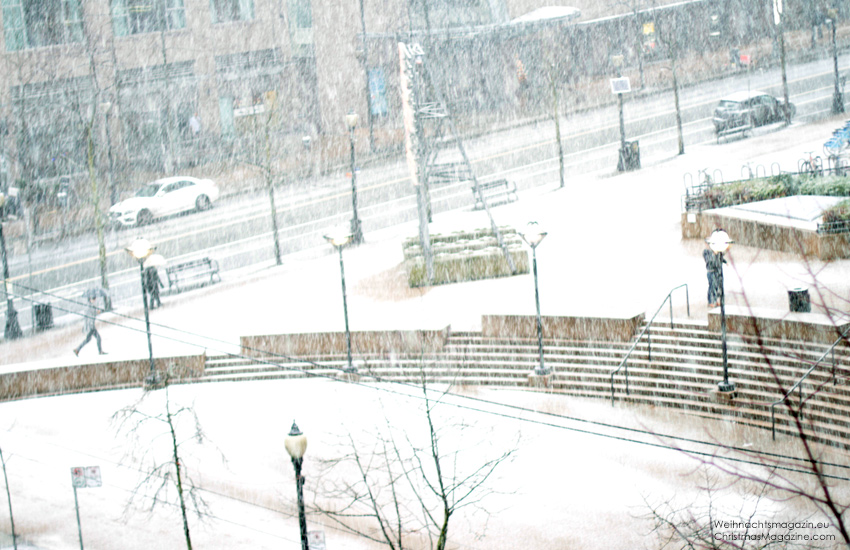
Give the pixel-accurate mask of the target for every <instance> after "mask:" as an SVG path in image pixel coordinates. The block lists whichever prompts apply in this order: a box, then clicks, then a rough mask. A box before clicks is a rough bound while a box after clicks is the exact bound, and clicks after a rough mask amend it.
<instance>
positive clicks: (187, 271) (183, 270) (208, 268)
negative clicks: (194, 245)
mask: <svg viewBox="0 0 850 550" xmlns="http://www.w3.org/2000/svg"><path fill="white" fill-rule="evenodd" d="M165 274H166V275H167V276H168V289H169V290H171V289H172V288H174V290H175V291H176V292H180V291H181V288H180V285H181V284H184V285H185V283H186V282H188V281H192V282H197V281H198V279H201V278H205V277H209V284H212V283H215V282H216V279H218V281H219V282H220V281H221V276H220V275H219V273H218V262H217V261H215V260H213V259H210V258H201V259H199V260H191V261H188V262H183V263H179V264H174V265H170V266H168V267H166V268H165ZM200 284H201V285H205V284H207V282H206V281H202V282H200ZM184 288H185V286H184Z"/></svg>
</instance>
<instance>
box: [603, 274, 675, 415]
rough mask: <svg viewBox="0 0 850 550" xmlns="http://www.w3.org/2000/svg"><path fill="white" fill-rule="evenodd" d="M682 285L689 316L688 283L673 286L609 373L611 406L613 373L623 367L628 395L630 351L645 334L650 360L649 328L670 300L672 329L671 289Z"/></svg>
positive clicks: (650, 339) (650, 342) (671, 323)
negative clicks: (624, 354)
mask: <svg viewBox="0 0 850 550" xmlns="http://www.w3.org/2000/svg"><path fill="white" fill-rule="evenodd" d="M682 287H685V302H686V303H687V305H688V317H690V316H691V298H690V293H689V292H688V284H687V283H684V284H681V285H679V286H675V287H673V288H671V289H670V292H668V293H667V296H666V297H665V298H664V301H662V302H661V305H660V306H658V309H657V310H656V311H655V314H654V315H653V316H652V318H651V319H650V320H649V322H648V323H647V324H646V326H645V327H644V328H643V330H642V331H641V333H640V334H639V335H638V337H637V339H635V341H634V343H633V344H632V347H630V348H629V351H628V352H626V356H625V357H623V360H622V361H620V364H619V366H618V367H617V368H616V369H614V370H612V371H611V372H610V373H609V374H610V376H611V406H612V407H613V406H614V375H615V374H617V373H618V372H620V369H624V371H623V372H624V373H625V377H626V395H629V363H628V361H629V357H631V355H632V352H633V351H634V350H635V348H636V347H637V345H638V344H639V343H640V340H641V338H643V335H644V334H646V346H647V347H646V349H647V356H648V360H649V361H652V336H651V333H650V330H649V329H650V327H651V326H652V323H653V321H655V318H656V317H657V316H658V314H659V313H661V309H662V308H663V307H664V304H666V303H667V302H670V330H673V291H674V290H678V289H680V288H682Z"/></svg>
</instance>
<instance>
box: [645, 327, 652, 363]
mask: <svg viewBox="0 0 850 550" xmlns="http://www.w3.org/2000/svg"><path fill="white" fill-rule="evenodd" d="M646 353H647V360H648V361H652V328H651V326H647V327H646Z"/></svg>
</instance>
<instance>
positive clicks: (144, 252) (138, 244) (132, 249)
mask: <svg viewBox="0 0 850 550" xmlns="http://www.w3.org/2000/svg"><path fill="white" fill-rule="evenodd" d="M124 250H126V251H127V253H128V254H130V256H132V257H133V258H134V259H135V260H136V261H138V262H139V273H140V274H141V278H142V301H143V303H144V304H145V329H146V331H147V334H148V357H149V358H150V372H149V373H148V376H147V377H145V389H146V390H155V389H158V388H160V387H161V384H162V377H161V376H160V375H159V373H157V372H156V367H155V366H154V361H153V343H152V342H151V319H150V313H149V311H148V290H147V285H146V284H145V260H146V259H147V258H148V257H149V256H150V255H151V254H153V251H154V247H153V246H151V243H150V242H149V241H148V240H147V239H143V238H141V237H139V238H137V239H136V240H135V241H133V242H132V244H130V246H128V247H127V248H125V249H124Z"/></svg>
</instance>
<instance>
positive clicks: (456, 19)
mask: <svg viewBox="0 0 850 550" xmlns="http://www.w3.org/2000/svg"><path fill="white" fill-rule="evenodd" d="M496 3H497V4H498V2H496ZM411 15H412V16H413V18H414V25H415V26H416V28H419V29H424V28H425V27H426V25H430V26H431V28H432V29H444V28H449V27H464V26H475V25H487V24H490V23H493V22H494V20H493V15H492V9H491V6H490V2H487V1H486V0H435V1H433V2H430V3H429V4H428V18H427V23H426V18H425V14H424V11H423V9H422V5H421V4H417V5H415V6H414V8H413V12H412V13H411Z"/></svg>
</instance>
